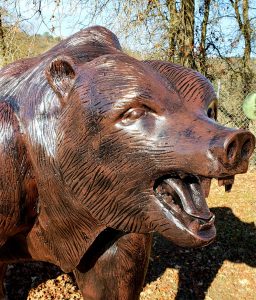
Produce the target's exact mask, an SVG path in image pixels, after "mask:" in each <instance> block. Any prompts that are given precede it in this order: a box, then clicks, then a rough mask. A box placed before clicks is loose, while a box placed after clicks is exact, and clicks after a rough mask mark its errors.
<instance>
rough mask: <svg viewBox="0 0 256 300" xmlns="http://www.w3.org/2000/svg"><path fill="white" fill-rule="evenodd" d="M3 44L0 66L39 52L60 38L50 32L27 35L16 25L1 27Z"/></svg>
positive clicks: (0, 41)
mask: <svg viewBox="0 0 256 300" xmlns="http://www.w3.org/2000/svg"><path fill="white" fill-rule="evenodd" d="M3 33H4V40H0V43H4V44H5V50H4V53H1V55H0V66H4V65H6V64H9V63H11V62H13V61H16V60H18V59H22V58H27V57H33V56H36V55H38V54H41V53H43V52H45V51H47V50H48V49H50V48H51V47H53V46H54V45H55V44H57V43H58V42H59V41H60V38H58V37H57V38H56V37H53V36H51V35H50V34H48V33H47V34H43V35H40V34H37V35H33V36H31V35H28V34H27V33H25V32H23V31H22V30H21V29H20V28H18V27H17V26H8V27H7V26H5V27H3Z"/></svg>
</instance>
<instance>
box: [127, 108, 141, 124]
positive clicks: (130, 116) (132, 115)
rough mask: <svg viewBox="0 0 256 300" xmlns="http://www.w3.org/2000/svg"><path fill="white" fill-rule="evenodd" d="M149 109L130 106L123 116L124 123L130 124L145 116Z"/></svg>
mask: <svg viewBox="0 0 256 300" xmlns="http://www.w3.org/2000/svg"><path fill="white" fill-rule="evenodd" d="M146 113H147V110H146V109H145V108H130V109H129V110H128V111H127V112H125V113H124V115H123V116H122V123H123V124H124V125H130V124H132V123H133V122H135V121H136V120H138V119H140V118H141V117H143V116H145V115H146Z"/></svg>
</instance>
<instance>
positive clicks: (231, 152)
mask: <svg viewBox="0 0 256 300" xmlns="http://www.w3.org/2000/svg"><path fill="white" fill-rule="evenodd" d="M236 147H237V145H236V141H235V140H234V141H232V142H230V143H229V144H228V146H227V157H228V159H229V160H232V159H234V158H235V155H236Z"/></svg>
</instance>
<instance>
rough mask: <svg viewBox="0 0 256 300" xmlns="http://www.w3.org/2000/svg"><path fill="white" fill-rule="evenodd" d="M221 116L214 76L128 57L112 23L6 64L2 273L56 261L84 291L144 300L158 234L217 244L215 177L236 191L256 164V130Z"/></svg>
mask: <svg viewBox="0 0 256 300" xmlns="http://www.w3.org/2000/svg"><path fill="white" fill-rule="evenodd" d="M216 117H217V100H216V95H215V93H214V90H213V87H212V85H211V84H210V82H209V81H208V80H207V79H206V78H205V77H203V76H202V75H201V74H199V73H197V72H195V71H193V70H190V69H187V68H184V67H181V66H178V65H175V64H172V63H168V62H162V61H138V60H136V59H134V58H132V57H129V56H128V55H126V54H125V53H123V52H122V49H121V47H120V44H119V42H118V40H117V38H116V36H115V35H114V34H113V33H111V32H110V31H109V30H107V29H105V28H103V27H91V28H88V29H85V30H82V31H80V32H78V33H76V34H75V35H73V36H71V37H70V38H68V39H66V40H64V41H62V42H61V43H60V44H58V45H57V46H55V47H54V48H52V49H51V50H49V51H48V52H46V53H44V54H42V55H41V56H38V57H35V58H31V59H26V60H21V61H17V62H15V63H13V64H11V65H8V66H7V67H5V68H3V69H2V70H1V71H0V161H1V169H0V172H1V175H0V192H1V196H0V259H1V261H2V263H1V267H0V270H1V274H0V276H1V279H2V278H3V277H4V270H5V266H6V264H7V263H11V262H17V261H28V260H40V261H47V262H51V263H53V264H56V265H58V266H59V267H60V268H61V269H62V270H64V271H65V272H70V271H73V272H74V274H75V277H76V280H77V283H78V286H79V288H80V290H81V292H82V294H83V296H84V299H87V300H88V299H122V300H125V299H131V300H134V299H138V297H139V293H140V291H141V288H142V285H143V281H144V277H145V272H146V269H147V265H148V258H149V253H150V246H151V234H150V233H152V232H156V231H157V232H159V233H160V234H162V235H163V236H164V237H166V238H167V239H169V240H170V241H172V242H174V243H175V244H177V245H180V246H186V247H198V246H205V245H207V244H209V243H210V242H211V241H213V240H214V238H215V234H216V232H215V226H214V215H213V214H212V213H211V212H210V210H209V209H208V206H207V204H206V201H205V198H206V197H207V195H208V193H209V188H210V182H211V179H212V178H217V179H219V182H220V184H222V185H224V186H225V189H226V190H227V191H229V190H230V189H231V187H232V184H233V180H234V175H236V174H238V173H244V172H246V171H247V168H248V160H249V158H250V156H251V154H252V152H253V150H254V147H255V139H254V137H253V135H252V134H251V133H250V132H248V131H246V130H237V129H231V128H227V127H224V126H221V125H220V124H218V123H217V122H216ZM0 294H1V297H2V298H3V297H4V287H3V285H0Z"/></svg>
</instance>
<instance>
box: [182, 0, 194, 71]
mask: <svg viewBox="0 0 256 300" xmlns="http://www.w3.org/2000/svg"><path fill="white" fill-rule="evenodd" d="M181 10H182V14H181V15H182V23H183V24H182V25H183V26H182V29H183V30H182V32H181V40H182V49H183V51H182V52H181V54H182V56H181V64H182V65H183V66H186V67H190V68H196V64H195V59H194V31H195V0H183V1H182V4H181Z"/></svg>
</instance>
